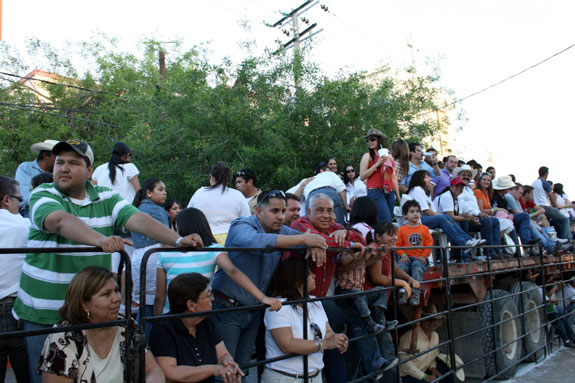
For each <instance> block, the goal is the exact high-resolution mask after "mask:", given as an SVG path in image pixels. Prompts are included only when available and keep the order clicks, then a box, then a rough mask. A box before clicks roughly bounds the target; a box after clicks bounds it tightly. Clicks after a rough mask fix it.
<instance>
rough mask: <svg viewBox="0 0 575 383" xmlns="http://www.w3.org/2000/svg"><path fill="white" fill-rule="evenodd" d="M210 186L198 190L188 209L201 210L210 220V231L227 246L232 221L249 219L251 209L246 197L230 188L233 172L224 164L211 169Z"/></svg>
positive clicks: (221, 163)
mask: <svg viewBox="0 0 575 383" xmlns="http://www.w3.org/2000/svg"><path fill="white" fill-rule="evenodd" d="M209 173H210V186H204V187H201V188H199V189H198V190H196V192H195V193H194V195H193V196H192V198H191V199H190V203H188V207H195V208H196V209H199V210H201V211H202V212H203V213H204V214H205V215H206V218H207V219H208V223H209V224H210V229H211V230H212V233H213V234H214V237H215V238H216V240H217V241H218V243H219V244H221V245H222V246H225V243H226V238H227V236H228V230H229V228H230V224H231V223H232V221H233V220H234V219H236V218H239V217H249V216H250V215H251V214H250V207H249V206H248V202H247V200H246V198H245V197H244V195H243V194H242V193H241V192H239V191H238V190H236V189H231V188H230V187H228V185H229V184H230V180H231V175H232V172H231V171H230V168H228V167H227V166H226V164H224V163H223V162H216V163H215V164H214V165H212V166H211V167H210V171H209Z"/></svg>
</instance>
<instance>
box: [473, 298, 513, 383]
mask: <svg viewBox="0 0 575 383" xmlns="http://www.w3.org/2000/svg"><path fill="white" fill-rule="evenodd" d="M491 297H493V299H498V298H502V299H498V300H496V301H494V302H493V313H492V311H491V303H490V302H489V300H491V299H492V298H491ZM479 314H480V315H481V323H482V325H483V326H489V325H492V324H497V323H500V322H502V321H505V322H504V323H500V324H497V325H496V326H495V327H489V328H486V329H485V331H484V332H483V336H484V338H485V346H484V347H485V348H484V352H485V354H486V355H485V357H484V358H483V361H484V365H485V374H486V376H487V377H491V376H494V375H497V374H498V373H499V372H501V375H499V377H498V378H499V379H509V378H512V377H513V376H514V375H515V373H516V372H517V368H518V367H519V360H520V359H521V355H522V349H523V347H522V346H523V345H522V342H520V341H516V342H513V343H510V344H509V345H507V346H505V347H503V348H500V349H499V350H497V351H496V352H493V353H491V354H489V355H487V353H489V352H491V351H493V350H495V349H496V348H498V347H501V346H502V345H504V344H507V343H509V342H511V341H513V340H514V339H517V338H518V337H519V335H520V334H521V323H520V322H519V318H518V317H517V316H518V315H519V312H518V310H517V306H515V302H514V301H513V299H512V298H511V296H510V295H509V293H508V292H507V291H503V290H493V292H492V293H490V292H488V293H487V294H486V295H485V302H484V304H482V305H481V306H480V307H479ZM511 318H515V319H511ZM503 370H505V371H503Z"/></svg>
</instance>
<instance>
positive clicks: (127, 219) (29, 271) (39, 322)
mask: <svg viewBox="0 0 575 383" xmlns="http://www.w3.org/2000/svg"><path fill="white" fill-rule="evenodd" d="M52 152H53V153H54V154H55V155H56V161H55V164H54V183H51V184H43V185H41V186H39V187H38V188H36V189H35V190H34V191H33V192H32V194H31V195H30V221H31V228H30V234H29V237H28V246H29V247H66V248H70V247H85V246H86V245H88V246H97V247H100V248H102V250H103V251H104V253H40V254H28V255H27V256H26V259H25V262H24V265H23V267H22V275H21V278H20V288H19V290H18V297H17V299H16V302H15V304H14V313H15V315H16V316H17V317H18V318H19V319H21V320H22V323H23V328H24V330H34V329H39V328H46V327H51V326H52V325H53V324H55V323H56V322H58V321H59V320H60V317H59V315H58V309H59V308H60V307H61V306H62V304H63V303H64V299H65V296H66V290H67V288H68V284H69V283H70V281H71V280H72V278H73V277H74V275H75V274H76V273H77V272H78V271H80V270H82V269H83V268H85V267H86V266H93V265H98V266H103V267H106V268H108V269H110V268H111V267H112V259H111V258H112V257H111V254H110V253H112V252H116V251H121V250H123V249H124V243H129V242H128V241H126V240H125V239H122V238H121V237H118V236H114V235H113V231H114V229H115V228H118V229H122V228H124V227H125V229H126V230H128V231H131V232H136V233H141V234H144V235H146V236H148V237H150V238H152V239H154V240H156V241H157V242H160V243H166V244H170V245H174V246H181V247H197V246H199V247H201V246H202V242H201V239H200V238H199V236H198V235H196V234H192V235H189V236H187V237H180V236H179V235H178V234H176V233H175V232H173V231H172V230H170V229H169V228H167V227H165V226H164V225H162V224H160V223H159V222H157V221H156V220H154V219H153V218H151V217H150V216H148V215H147V214H144V213H141V212H139V211H138V209H136V208H135V207H134V206H132V205H131V204H130V203H129V202H127V201H125V200H123V199H122V197H120V195H119V194H118V193H116V192H115V191H113V190H112V189H109V188H106V187H102V186H94V185H92V184H91V183H90V181H89V180H90V178H91V176H92V171H93V167H92V166H93V163H94V154H93V152H92V149H91V148H90V146H89V145H88V144H87V143H85V142H83V141H78V140H69V141H62V142H59V143H58V144H56V145H55V146H54V148H53V149H52ZM45 338H46V336H45V335H40V336H33V337H28V338H26V346H27V349H28V356H29V361H30V375H31V377H32V381H38V382H39V381H40V376H39V375H38V373H37V370H36V369H37V367H38V360H39V358H40V353H41V351H42V346H43V344H44V340H45Z"/></svg>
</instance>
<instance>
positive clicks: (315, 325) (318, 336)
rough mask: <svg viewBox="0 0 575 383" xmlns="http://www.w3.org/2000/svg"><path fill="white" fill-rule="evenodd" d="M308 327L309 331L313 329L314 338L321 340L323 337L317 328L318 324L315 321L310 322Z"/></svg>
mask: <svg viewBox="0 0 575 383" xmlns="http://www.w3.org/2000/svg"><path fill="white" fill-rule="evenodd" d="M309 327H310V328H311V331H313V337H314V339H316V340H321V339H323V334H322V333H321V329H320V328H319V326H318V325H317V324H315V323H310V324H309Z"/></svg>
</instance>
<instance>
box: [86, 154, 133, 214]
mask: <svg viewBox="0 0 575 383" xmlns="http://www.w3.org/2000/svg"><path fill="white" fill-rule="evenodd" d="M120 166H122V167H123V168H124V171H123V172H122V170H121V169H118V168H116V181H115V182H114V184H112V181H111V180H110V169H109V168H108V163H107V162H106V163H105V164H102V165H100V166H98V167H97V168H96V170H94V174H93V175H92V178H93V179H95V180H96V182H98V185H99V186H106V187H109V188H110V189H113V190H115V191H117V192H118V194H120V195H121V196H122V198H123V199H125V200H126V201H128V203H130V204H131V203H132V201H133V200H134V197H135V196H136V189H134V186H133V185H132V184H131V183H130V180H131V179H132V178H134V177H135V176H137V175H138V174H140V171H139V170H138V168H137V167H136V165H134V164H132V163H130V162H129V163H127V164H122V165H120Z"/></svg>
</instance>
